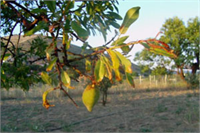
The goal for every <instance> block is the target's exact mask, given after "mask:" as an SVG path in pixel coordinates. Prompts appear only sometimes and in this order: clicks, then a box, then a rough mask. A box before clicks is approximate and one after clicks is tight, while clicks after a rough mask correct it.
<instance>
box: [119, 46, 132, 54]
mask: <svg viewBox="0 0 200 133" xmlns="http://www.w3.org/2000/svg"><path fill="white" fill-rule="evenodd" d="M122 45H124V44H122ZM121 50H122V51H123V53H124V54H128V53H129V52H130V50H131V49H130V48H129V46H124V47H121Z"/></svg>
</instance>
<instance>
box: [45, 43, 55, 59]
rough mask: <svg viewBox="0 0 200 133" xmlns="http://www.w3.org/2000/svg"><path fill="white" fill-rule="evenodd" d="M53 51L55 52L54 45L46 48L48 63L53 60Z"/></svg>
mask: <svg viewBox="0 0 200 133" xmlns="http://www.w3.org/2000/svg"><path fill="white" fill-rule="evenodd" d="M53 51H54V45H50V46H49V47H47V48H46V50H45V52H46V57H47V60H48V61H49V60H51V54H52V52H53Z"/></svg>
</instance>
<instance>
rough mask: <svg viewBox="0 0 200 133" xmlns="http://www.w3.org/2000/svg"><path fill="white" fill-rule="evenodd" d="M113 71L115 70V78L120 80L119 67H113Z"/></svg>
mask: <svg viewBox="0 0 200 133" xmlns="http://www.w3.org/2000/svg"><path fill="white" fill-rule="evenodd" d="M114 72H115V78H116V80H117V81H121V80H122V77H121V74H120V72H119V69H114Z"/></svg>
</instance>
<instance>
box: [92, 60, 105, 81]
mask: <svg viewBox="0 0 200 133" xmlns="http://www.w3.org/2000/svg"><path fill="white" fill-rule="evenodd" d="M104 75H105V65H104V63H103V62H102V61H101V59H99V60H98V61H97V62H96V66H95V69H94V76H95V79H96V81H97V82H100V81H102V80H103V77H104Z"/></svg>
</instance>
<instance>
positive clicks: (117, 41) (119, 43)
mask: <svg viewBox="0 0 200 133" xmlns="http://www.w3.org/2000/svg"><path fill="white" fill-rule="evenodd" d="M128 37H129V36H123V37H120V38H119V39H117V40H116V41H114V42H113V43H112V44H111V45H112V46H113V45H117V46H118V45H121V44H123V42H124V41H126V39H127V38H128Z"/></svg>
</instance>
